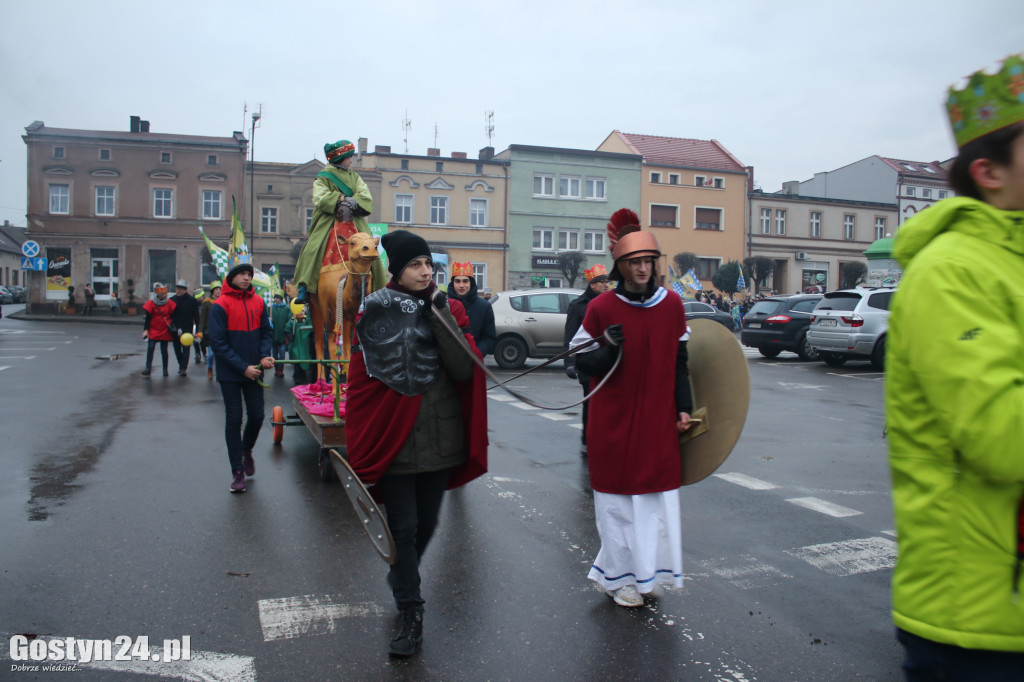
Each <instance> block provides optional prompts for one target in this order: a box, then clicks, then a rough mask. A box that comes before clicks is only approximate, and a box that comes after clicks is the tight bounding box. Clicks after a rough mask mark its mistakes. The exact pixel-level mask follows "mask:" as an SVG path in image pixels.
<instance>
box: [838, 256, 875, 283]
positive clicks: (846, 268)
mask: <svg viewBox="0 0 1024 682" xmlns="http://www.w3.org/2000/svg"><path fill="white" fill-rule="evenodd" d="M839 272H840V275H841V277H840V283H839V288H840V289H849V288H852V287H855V286H857V285H858V284H861V283H862V282H864V277H865V275H867V274H868V266H867V265H865V264H864V263H861V262H860V261H851V262H849V263H843V264H842V265H840V266H839Z"/></svg>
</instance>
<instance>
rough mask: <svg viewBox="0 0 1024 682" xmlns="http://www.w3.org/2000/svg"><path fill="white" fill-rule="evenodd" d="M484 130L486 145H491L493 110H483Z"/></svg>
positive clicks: (492, 137)
mask: <svg viewBox="0 0 1024 682" xmlns="http://www.w3.org/2000/svg"><path fill="white" fill-rule="evenodd" d="M484 132H485V133H487V146H488V147H493V146H494V144H493V140H494V111H485V112H484Z"/></svg>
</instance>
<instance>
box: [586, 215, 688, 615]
mask: <svg viewBox="0 0 1024 682" xmlns="http://www.w3.org/2000/svg"><path fill="white" fill-rule="evenodd" d="M608 234H609V241H610V242H611V250H612V258H613V259H614V261H615V263H614V266H613V269H612V273H611V277H612V279H614V280H616V282H617V284H616V286H615V290H614V293H613V294H608V295H604V296H598V297H597V298H595V299H594V300H593V301H591V302H590V303H589V304H588V305H587V313H586V316H585V317H584V318H583V324H582V325H580V328H579V331H578V332H577V333H576V335H575V337H573V340H572V345H574V346H576V345H579V344H581V343H585V342H587V341H590V340H592V339H600V340H601V343H600V345H599V346H597V347H593V346H592V347H591V348H589V349H587V350H585V351H583V352H580V353H578V354H577V356H576V366H577V368H578V370H579V371H580V372H583V373H585V374H587V375H588V376H590V377H591V380H590V381H591V389H593V387H594V386H595V385H596V383H597V381H599V380H600V379H601V378H602V377H604V376H605V375H606V374H608V373H609V372H611V371H612V368H613V367H614V365H615V361H616V359H617V358H618V359H619V362H620V364H621V366H620V367H618V368H617V369H616V370H615V372H614V374H612V376H610V377H608V380H607V383H606V384H605V385H604V387H603V388H602V389H601V391H600V392H598V393H596V394H594V395H593V396H592V397H591V399H590V403H591V404H590V412H589V415H588V422H587V450H588V456H587V457H588V458H587V464H588V466H589V469H590V486H591V488H593V490H594V516H595V519H596V521H597V532H598V535H599V536H600V538H601V549H600V551H599V552H598V554H597V558H595V559H594V564H593V566H592V567H591V569H590V573H589V575H588V577H589V578H590V580H593V581H594V582H596V583H597V584H598V585H600V586H601V587H603V588H604V590H605V591H606V593H607V594H608V595H609V596H610V597H612V599H613V600H614V601H615V603H616V604H618V605H619V606H626V607H636V606H642V605H643V603H644V601H643V595H644V594H649V593H651V592H655V588H656V587H657V586H659V585H662V584H666V585H670V586H674V587H682V586H683V551H682V539H681V537H682V532H681V528H680V515H679V488H680V487H682V480H683V476H682V461H681V458H680V455H679V433H681V432H682V431H686V430H687V429H689V428H690V426H691V424H690V412H691V410H692V406H693V397H692V395H691V391H690V380H689V368H688V366H687V351H686V342H687V341H688V340H689V328H688V327H687V324H686V312H685V310H684V308H683V302H682V299H681V298H680V297H679V295H678V294H676V293H675V292H674V291H670V290H667V289H665V288H663V287H660V286H658V284H657V283H656V274H657V269H656V267H657V262H658V259H659V258H660V257H661V249H660V247H659V246H658V240H657V239H656V238H655V237H654V235H653V234H651V233H650V232H645V231H642V230H641V229H640V227H639V219H638V218H637V215H636V213H634V212H633V211H631V210H629V209H620V210H619V211H616V212H615V213H614V214H613V215H612V219H611V222H609V224H608Z"/></svg>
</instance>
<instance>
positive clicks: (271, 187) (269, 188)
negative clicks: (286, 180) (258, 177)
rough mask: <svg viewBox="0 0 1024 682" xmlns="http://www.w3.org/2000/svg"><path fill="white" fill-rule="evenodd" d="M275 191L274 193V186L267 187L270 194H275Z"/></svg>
mask: <svg viewBox="0 0 1024 682" xmlns="http://www.w3.org/2000/svg"><path fill="white" fill-rule="evenodd" d="M273 191H274V186H273V185H267V192H268V193H269V192H273Z"/></svg>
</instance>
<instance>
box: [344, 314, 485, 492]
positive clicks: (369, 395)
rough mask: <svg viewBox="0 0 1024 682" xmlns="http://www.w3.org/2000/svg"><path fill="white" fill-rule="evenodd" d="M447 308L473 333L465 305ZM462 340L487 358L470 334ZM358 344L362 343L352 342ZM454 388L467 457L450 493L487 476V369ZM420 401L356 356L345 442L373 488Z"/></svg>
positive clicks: (354, 465) (454, 474)
mask: <svg viewBox="0 0 1024 682" xmlns="http://www.w3.org/2000/svg"><path fill="white" fill-rule="evenodd" d="M448 306H449V308H450V309H451V311H452V315H454V316H455V321H456V322H457V323H458V325H459V327H460V328H461V329H469V317H468V316H467V315H466V310H465V308H463V307H462V304H461V303H459V302H458V301H455V300H453V299H448ZM353 336H355V334H354V333H353ZM464 336H465V339H466V341H468V342H469V346H470V348H472V349H473V352H474V353H475V354H476V355H477V357H479V358H481V359H483V356H482V355H481V354H480V351H479V350H477V347H476V343H475V342H474V341H473V336H472V334H469V333H466V334H465V335H464ZM355 343H358V339H355V340H354V341H353V344H355ZM455 387H456V390H457V391H458V393H459V399H460V400H461V401H462V423H463V428H464V429H465V441H466V445H467V448H468V450H469V457H468V458H467V460H466V462H465V463H464V464H461V465H459V466H457V467H455V468H454V469H452V470H451V472H450V474H449V476H448V489H449V490H450V489H452V488H457V487H459V486H461V485H465V484H466V483H469V482H470V481H472V480H473V479H474V478H476V477H477V476H480V475H482V474H485V473H487V388H486V384H485V382H484V373H483V371H482V370H481V369H480V368H479V367H477V366H476V365H475V364H474V365H473V378H472V379H470V380H469V381H463V382H456V384H455ZM422 398H423V396H422V395H416V396H406V395H402V394H401V393H399V392H398V391H393V390H391V389H390V388H388V387H387V386H385V385H384V384H383V383H382V382H381V381H380V380H378V379H374V378H373V377H371V376H369V375H368V374H367V373H366V363H365V362H364V361H363V354H362V353H353V354H352V358H351V362H350V363H349V366H348V397H347V399H346V401H345V440H346V447H347V449H348V462H349V464H350V465H351V466H352V469H354V470H355V472H356V475H358V476H359V479H360V480H361V481H362V482H363V484H364V485H374V484H375V483H377V481H379V480H380V479H381V477H382V476H383V475H384V474H385V473H387V470H388V469H389V468H390V467H391V462H392V461H393V460H394V459H395V456H396V455H398V452H399V451H400V450H401V449H402V446H403V445H405V441H406V440H408V438H409V434H410V433H412V429H413V426H414V424H415V422H416V415H417V414H418V413H419V409H420V400H422Z"/></svg>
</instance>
